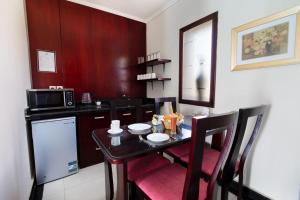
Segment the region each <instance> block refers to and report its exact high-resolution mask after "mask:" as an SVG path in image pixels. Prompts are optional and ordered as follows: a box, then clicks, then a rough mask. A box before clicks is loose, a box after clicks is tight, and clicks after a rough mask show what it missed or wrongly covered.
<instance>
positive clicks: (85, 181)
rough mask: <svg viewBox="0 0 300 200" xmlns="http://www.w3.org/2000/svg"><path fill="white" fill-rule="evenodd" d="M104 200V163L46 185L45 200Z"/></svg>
mask: <svg viewBox="0 0 300 200" xmlns="http://www.w3.org/2000/svg"><path fill="white" fill-rule="evenodd" d="M113 174H115V173H113ZM114 178H115V177H114ZM104 199H105V183H104V166H103V163H102V164H98V165H94V166H91V167H87V168H84V169H81V170H80V171H79V173H77V174H75V175H72V176H68V177H66V178H63V179H60V180H57V181H53V182H51V183H47V184H45V185H44V194H43V200H104Z"/></svg>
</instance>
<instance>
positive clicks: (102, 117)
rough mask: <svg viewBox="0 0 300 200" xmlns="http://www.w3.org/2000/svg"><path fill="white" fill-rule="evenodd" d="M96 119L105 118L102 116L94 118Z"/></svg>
mask: <svg viewBox="0 0 300 200" xmlns="http://www.w3.org/2000/svg"><path fill="white" fill-rule="evenodd" d="M94 119H104V116H101V117H94Z"/></svg>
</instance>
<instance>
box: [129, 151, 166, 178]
mask: <svg viewBox="0 0 300 200" xmlns="http://www.w3.org/2000/svg"><path fill="white" fill-rule="evenodd" d="M168 164H170V161H169V160H168V159H166V158H164V157H163V156H160V155H158V154H156V153H154V154H149V155H146V156H143V157H140V158H136V159H134V160H130V161H128V163H127V177H128V180H129V181H134V180H136V179H137V178H138V177H141V176H143V175H144V174H147V173H149V172H152V171H155V170H157V169H159V168H161V167H164V166H166V165H168Z"/></svg>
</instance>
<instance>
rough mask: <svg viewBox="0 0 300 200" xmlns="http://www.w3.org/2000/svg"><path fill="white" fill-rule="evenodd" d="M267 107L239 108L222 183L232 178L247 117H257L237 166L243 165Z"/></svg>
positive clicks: (228, 181)
mask: <svg viewBox="0 0 300 200" xmlns="http://www.w3.org/2000/svg"><path fill="white" fill-rule="evenodd" d="M267 107H268V106H266V105H262V106H257V107H252V108H243V109H240V110H239V119H238V125H237V129H236V134H235V137H234V139H233V142H232V146H231V149H230V151H229V154H228V158H227V161H226V163H225V166H224V170H223V174H222V182H223V183H230V182H231V181H232V180H233V179H234V175H235V169H236V164H237V161H238V157H239V152H240V149H241V145H242V142H243V139H244V136H245V132H246V128H247V124H248V119H249V118H250V117H257V118H256V121H255V126H254V128H253V131H252V134H251V137H250V140H249V142H248V144H247V145H246V147H245V149H244V152H243V153H242V156H241V159H240V163H239V168H241V167H242V168H243V167H244V163H245V160H246V158H247V155H248V153H249V151H250V149H251V146H252V144H253V142H254V140H255V138H256V137H257V135H258V133H259V128H260V125H261V122H262V119H263V116H264V114H265V112H266V109H267Z"/></svg>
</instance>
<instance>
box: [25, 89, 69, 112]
mask: <svg viewBox="0 0 300 200" xmlns="http://www.w3.org/2000/svg"><path fill="white" fill-rule="evenodd" d="M64 98H65V95H64V92H61V91H39V92H33V93H31V94H30V97H29V102H30V107H31V110H49V109H58V108H64V107H65V99H64Z"/></svg>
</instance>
